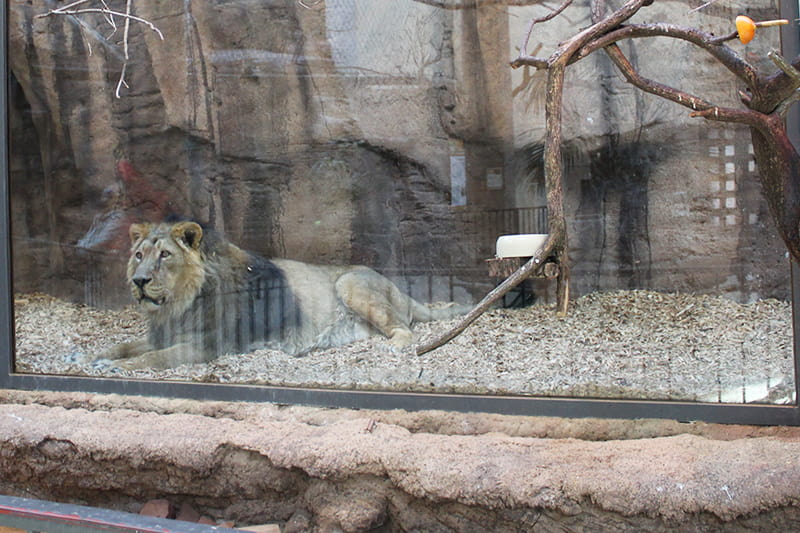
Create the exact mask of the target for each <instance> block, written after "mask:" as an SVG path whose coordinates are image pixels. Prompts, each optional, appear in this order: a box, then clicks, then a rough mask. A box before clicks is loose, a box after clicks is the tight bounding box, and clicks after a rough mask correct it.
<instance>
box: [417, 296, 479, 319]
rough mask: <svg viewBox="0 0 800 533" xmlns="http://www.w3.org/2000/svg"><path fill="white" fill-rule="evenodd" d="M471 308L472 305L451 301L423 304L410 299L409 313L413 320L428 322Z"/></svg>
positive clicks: (451, 316) (457, 314)
mask: <svg viewBox="0 0 800 533" xmlns="http://www.w3.org/2000/svg"><path fill="white" fill-rule="evenodd" d="M471 309H472V306H471V305H467V304H457V303H453V302H449V303H432V304H423V303H420V302H417V301H416V300H413V299H412V306H411V314H412V317H413V319H414V321H415V322H429V321H431V320H447V319H449V318H453V317H457V316H461V315H465V314H467V313H468V312H469V311H470V310H471Z"/></svg>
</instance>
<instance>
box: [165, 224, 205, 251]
mask: <svg viewBox="0 0 800 533" xmlns="http://www.w3.org/2000/svg"><path fill="white" fill-rule="evenodd" d="M172 236H173V237H174V238H175V240H176V241H181V242H183V243H185V244H186V246H188V247H189V248H194V249H195V250H197V249H198V248H200V241H201V240H203V228H201V227H200V225H199V224H197V223H196V222H178V223H177V224H175V226H173V227H172Z"/></svg>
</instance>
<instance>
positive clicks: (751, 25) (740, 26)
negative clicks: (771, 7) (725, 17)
mask: <svg viewBox="0 0 800 533" xmlns="http://www.w3.org/2000/svg"><path fill="white" fill-rule="evenodd" d="M785 24H789V21H788V20H786V19H777V20H765V21H763V22H755V21H754V20H753V19H751V18H750V17H748V16H747V15H739V16H738V17H736V31H737V32H738V33H739V40H740V41H742V43H743V44H747V43H749V42H750V41H752V40H753V37H755V35H756V28H768V27H770V26H783V25H785Z"/></svg>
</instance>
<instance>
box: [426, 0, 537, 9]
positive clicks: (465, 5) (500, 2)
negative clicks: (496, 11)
mask: <svg viewBox="0 0 800 533" xmlns="http://www.w3.org/2000/svg"><path fill="white" fill-rule="evenodd" d="M414 2H417V3H419V4H426V5H429V6H433V7H438V8H440V9H448V10H459V9H476V8H479V7H484V6H510V7H521V6H532V5H536V4H542V3H544V0H414Z"/></svg>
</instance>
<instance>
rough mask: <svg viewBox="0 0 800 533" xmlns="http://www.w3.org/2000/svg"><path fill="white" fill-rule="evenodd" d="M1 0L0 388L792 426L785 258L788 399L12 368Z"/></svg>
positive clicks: (789, 47) (798, 303)
mask: <svg viewBox="0 0 800 533" xmlns="http://www.w3.org/2000/svg"><path fill="white" fill-rule="evenodd" d="M781 11H782V13H783V17H784V18H787V19H789V20H795V19H797V18H798V16H799V14H798V3H797V2H796V1H790V0H782V2H781ZM7 15H8V7H7V3H6V2H0V72H2V73H4V74H5V78H4V79H5V83H2V84H0V124H1V125H2V129H0V137H2V139H0V388H6V389H17V390H37V391H44V390H50V391H64V392H78V391H80V392H93V393H114V394H126V395H140V396H162V397H184V398H193V399H198V400H218V401H239V402H242V401H247V402H268V403H277V404H295V405H309V406H325V407H340V408H353V409H386V410H388V409H406V410H426V409H436V410H449V411H459V412H491V413H502V414H509V415H526V416H558V417H570V418H584V417H597V418H630V419H635V418H666V419H674V420H680V421H706V422H716V423H730V424H753V425H794V426H798V425H800V406H798V404H797V402H798V401H800V394H799V392H800V341H799V340H798V339H800V335H799V332H800V267H798V265H797V264H795V263H794V262H792V263H791V283H792V309H793V328H794V332H793V333H794V337H793V338H794V343H793V345H794V383H795V402H796V403H795V404H793V405H754V404H721V403H695V402H682V401H681V402H679V401H650V400H621V399H619V400H618V399H589V398H562V397H527V396H525V397H523V396H491V395H485V396H479V395H465V394H436V393H406V392H403V393H397V392H374V391H355V390H334V389H311V388H289V387H274V386H255V385H254V386H250V385H227V384H226V385H220V384H207V383H190V382H180V381H169V382H163V381H162V382H157V381H145V380H135V379H114V378H90V377H79V376H58V375H32V374H20V373H16V372H14V328H13V287H12V277H11V264H12V261H11V233H10V203H9V202H10V195H9V179H8V176H9V175H8V170H9V169H8V107H7V106H8V76H7V72H8V71H7V68H8V61H7V58H8V56H7V54H8V31H7V26H6V21H7V20H8V19H7ZM781 38H782V47H783V53H784V55H785V56H786V57H795V56H796V55H797V54H798V52H800V31H798V28H797V25H796V24H795V25H790V26H786V27H784V28H783V30H782V33H781ZM788 125H789V131H790V136H791V138H792V140H793V141H794V142H795V145H796V146H798V145H800V110H798V106H795V107H794V108H793V109H792V111H791V112H790V114H789V118H788Z"/></svg>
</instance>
